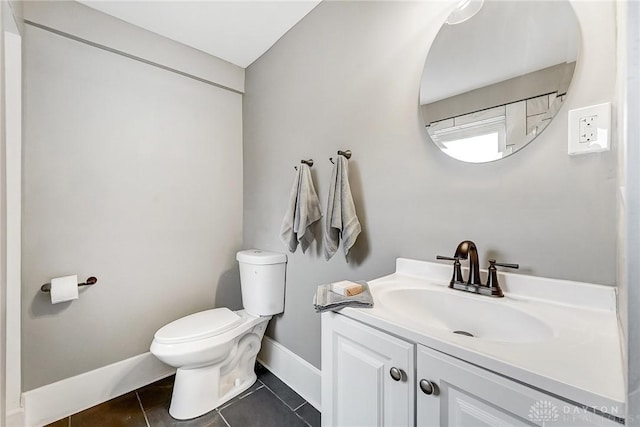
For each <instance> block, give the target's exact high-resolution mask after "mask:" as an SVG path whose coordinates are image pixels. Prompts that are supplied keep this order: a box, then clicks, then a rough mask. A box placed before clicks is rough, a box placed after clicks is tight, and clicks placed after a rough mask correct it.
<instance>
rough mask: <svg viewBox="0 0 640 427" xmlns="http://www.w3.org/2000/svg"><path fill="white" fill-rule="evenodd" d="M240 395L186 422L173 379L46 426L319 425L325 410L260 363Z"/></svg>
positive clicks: (148, 386)
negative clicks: (174, 397)
mask: <svg viewBox="0 0 640 427" xmlns="http://www.w3.org/2000/svg"><path fill="white" fill-rule="evenodd" d="M256 373H257V374H258V381H256V383H255V384H254V385H253V386H251V388H249V389H248V390H247V391H245V392H244V393H242V394H240V396H238V397H235V398H233V399H232V400H230V401H229V402H227V403H225V404H224V405H222V406H220V407H219V408H217V409H214V410H213V411H211V412H209V413H207V414H205V415H203V416H201V417H198V418H195V419H192V420H187V421H178V420H174V419H173V418H171V416H170V415H169V403H170V402H171V391H172V390H173V380H174V377H173V376H171V377H168V378H165V379H163V380H160V381H158V382H155V383H153V384H149V385H147V386H145V387H142V388H140V389H138V390H136V391H132V392H130V393H127V394H125V395H123V396H120V397H116V398H115V399H111V400H110V401H108V402H105V403H102V404H100V405H98V406H94V407H93V408H89V409H87V410H85V411H82V412H79V413H77V414H74V415H71V416H70V417H67V418H64V419H62V420H59V421H56V422H55V423H52V424H49V425H48V426H47V427H71V426H73V427H165V426H167V427H169V426H171V427H174V426H175V427H178V426H180V427H252V426H256V427H258V426H259V427H294V426H300V427H308V426H311V427H318V426H320V412H318V411H317V410H316V409H315V408H314V407H313V406H311V405H310V404H309V403H307V402H306V401H305V400H304V399H303V398H302V397H300V395H299V394H297V393H296V392H295V391H293V390H291V389H290V388H289V387H288V386H287V385H286V384H285V383H283V382H282V381H280V380H279V379H278V378H277V377H276V376H275V375H273V374H272V373H271V372H269V371H268V370H267V369H265V368H264V367H262V366H261V365H257V366H256Z"/></svg>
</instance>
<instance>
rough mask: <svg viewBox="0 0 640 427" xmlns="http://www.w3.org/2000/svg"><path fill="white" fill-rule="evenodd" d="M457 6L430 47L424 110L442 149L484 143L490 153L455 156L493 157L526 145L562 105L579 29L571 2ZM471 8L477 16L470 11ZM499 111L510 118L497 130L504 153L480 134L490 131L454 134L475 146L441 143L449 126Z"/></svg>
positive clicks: (490, 0) (466, 2) (476, 0)
mask: <svg viewBox="0 0 640 427" xmlns="http://www.w3.org/2000/svg"><path fill="white" fill-rule="evenodd" d="M457 6H458V8H457V9H456V10H455V11H454V12H452V15H451V16H450V17H449V18H447V22H446V23H444V24H443V25H442V27H441V29H440V31H439V32H438V35H437V36H436V38H435V40H434V41H433V43H432V45H431V47H430V49H429V54H428V55H427V59H426V62H425V66H424V70H423V75H422V82H421V86H420V108H421V110H422V111H421V112H422V116H423V118H424V122H425V126H426V127H427V131H428V134H429V136H430V138H431V139H432V140H433V142H435V143H436V145H438V146H439V147H440V148H441V149H442V150H443V152H445V153H447V154H450V153H458V152H460V151H462V148H456V149H453V146H454V145H455V146H456V147H465V146H466V147H469V149H470V150H471V149H476V148H477V147H479V146H481V145H483V144H484V145H486V146H487V147H490V148H488V149H489V150H490V152H488V153H487V155H484V154H483V155H480V156H478V157H471V155H462V154H456V155H455V156H454V157H455V158H457V159H459V160H462V161H465V162H473V163H482V162H486V161H493V160H497V159H500V158H504V157H506V156H508V155H510V154H512V153H515V152H516V151H518V150H520V149H521V148H523V147H524V146H526V145H527V144H528V143H529V142H531V141H532V140H533V139H535V138H536V137H537V136H538V135H540V133H541V132H542V131H543V130H544V129H545V128H546V127H547V126H548V124H549V123H550V122H551V120H553V118H554V116H555V115H556V114H557V113H558V111H559V110H560V107H561V106H562V103H563V101H564V100H565V96H566V94H567V92H568V89H569V86H570V83H571V80H572V78H573V73H574V70H575V67H576V60H577V58H578V47H579V45H580V28H579V24H578V21H577V19H576V16H575V13H574V11H573V8H572V6H571V4H570V3H569V2H568V1H565V0H558V1H537V0H533V1H532V0H484V1H482V0H463V1H460V2H458V5H457ZM472 6H473V9H474V13H467V12H468V11H470V10H471V9H472ZM463 15H465V16H464V17H463ZM494 116H503V117H504V121H505V122H506V124H505V125H504V127H505V129H506V130H503V131H501V132H502V133H500V132H498V140H499V141H500V149H502V151H501V154H500V155H498V154H496V153H495V152H494V149H493V147H494V145H493V143H491V144H490V143H489V142H486V141H488V137H487V138H485V139H477V138H476V139H474V137H476V136H477V137H479V136H481V135H489V134H491V133H492V132H485V133H480V134H478V135H464V136H458V137H457V139H455V141H458V140H460V141H462V140H469V139H473V140H474V141H476V143H473V144H472V143H470V142H469V141H467V142H465V143H463V142H458V143H454V142H452V141H454V139H450V140H448V142H449V144H448V146H447V147H445V146H444V145H443V141H444V140H443V137H444V136H443V134H444V130H445V128H448V130H449V131H450V132H455V131H456V130H460V129H461V127H460V126H462V125H468V124H469V123H472V122H478V123H479V122H481V121H482V120H485V119H487V118H491V117H494ZM436 133H437V134H438V135H437V136H436ZM500 135H503V136H504V139H501V138H503V137H502V136H500ZM493 140H495V137H493ZM477 141H485V142H477Z"/></svg>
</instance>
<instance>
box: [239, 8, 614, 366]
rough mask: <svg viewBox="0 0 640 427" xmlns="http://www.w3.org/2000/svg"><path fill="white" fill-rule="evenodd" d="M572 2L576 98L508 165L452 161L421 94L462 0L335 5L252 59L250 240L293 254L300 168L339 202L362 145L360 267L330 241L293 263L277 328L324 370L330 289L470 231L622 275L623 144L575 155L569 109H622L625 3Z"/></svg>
mask: <svg viewBox="0 0 640 427" xmlns="http://www.w3.org/2000/svg"><path fill="white" fill-rule="evenodd" d="M572 4H573V6H574V9H575V11H576V15H577V18H578V21H579V23H580V25H581V30H582V41H581V54H580V58H579V60H578V65H577V67H576V70H575V76H574V81H573V82H572V85H571V87H570V89H569V95H568V97H567V100H566V102H565V104H564V105H563V107H562V109H561V110H560V112H559V114H558V116H556V118H555V119H554V120H553V122H551V124H550V125H549V126H548V127H547V128H546V129H545V130H544V132H543V133H542V134H541V135H540V137H539V138H537V139H536V140H534V141H533V142H532V143H531V144H529V145H528V146H527V147H525V148H524V149H522V150H521V151H519V152H518V153H516V154H514V155H513V156H510V157H508V158H506V159H504V160H501V161H499V162H495V163H488V164H479V165H472V164H464V163H461V162H459V161H456V160H454V159H451V158H449V157H447V156H446V155H444V154H442V153H441V152H440V151H439V150H438V149H437V148H436V147H435V145H434V144H432V143H431V142H429V141H428V139H427V138H428V137H427V134H426V132H425V130H424V126H423V123H422V119H421V116H420V111H419V106H418V89H419V86H420V79H421V75H422V69H423V66H424V62H425V59H426V56H427V52H428V50H429V45H430V43H431V41H432V40H433V38H434V37H435V35H436V33H437V31H438V29H439V28H440V25H441V23H442V22H443V21H444V18H445V15H446V9H447V8H448V4H447V3H446V2H367V1H364V2H322V3H321V4H320V5H318V6H317V7H316V8H315V9H314V10H313V11H312V12H311V13H310V14H309V15H307V16H306V17H305V18H304V19H303V20H302V21H301V23H299V24H298V25H297V26H296V27H294V28H293V29H292V30H291V31H289V32H288V33H287V34H286V35H285V36H284V37H283V38H282V39H281V40H280V41H279V42H278V43H277V44H276V45H275V46H274V47H273V48H271V50H269V52H267V53H266V54H265V55H264V56H262V57H261V58H260V59H259V60H258V61H256V62H255V63H254V64H252V65H251V66H250V67H249V68H248V69H247V71H246V95H245V101H244V107H243V109H244V123H245V124H244V144H245V152H244V171H245V174H244V180H245V186H244V206H245V207H244V244H245V245H246V246H256V247H261V248H264V249H268V250H278V251H283V250H285V247H284V246H283V245H282V243H281V242H280V241H279V239H278V232H279V229H280V224H281V221H282V218H283V215H284V212H285V207H286V200H287V197H288V194H289V189H290V185H291V180H292V179H293V173H294V170H293V166H294V165H296V164H297V163H299V161H300V159H308V158H313V159H314V160H315V164H314V166H313V168H312V175H313V177H314V180H315V183H316V190H317V191H318V193H319V197H320V200H321V202H322V204H323V206H324V205H325V203H326V198H327V193H328V181H329V177H330V173H331V163H329V160H328V158H329V157H330V156H335V155H336V150H338V149H343V150H344V149H351V150H352V151H353V157H352V158H351V160H350V179H351V185H352V191H353V194H354V198H355V204H356V209H357V210H358V213H359V217H360V221H361V223H362V226H363V233H362V234H361V235H360V237H359V238H358V242H357V243H356V246H355V247H354V249H353V257H352V258H351V260H350V262H349V263H347V262H345V259H344V257H343V256H342V255H341V253H338V254H337V255H336V256H334V257H333V258H332V259H331V260H330V261H329V262H326V261H325V260H324V258H323V257H322V252H321V248H320V246H316V245H313V247H312V249H311V250H310V251H309V252H307V254H304V255H303V254H302V253H301V251H298V252H296V253H295V254H292V255H291V256H290V257H289V263H288V266H287V294H286V306H285V312H284V314H283V315H281V316H278V317H276V318H275V319H274V321H272V322H271V324H270V329H269V331H268V334H269V335H270V336H271V337H273V338H274V339H275V340H276V341H278V342H279V343H280V344H282V345H284V346H285V347H286V348H288V349H290V350H292V351H293V352H294V353H296V354H298V355H299V356H301V357H303V358H304V359H306V360H307V361H309V362H310V363H312V364H313V365H315V366H320V319H319V316H318V315H317V314H315V313H314V311H313V307H312V304H311V300H312V296H313V293H314V291H315V288H316V286H317V285H319V284H322V283H327V282H332V281H336V280H340V279H345V278H346V279H371V278H375V277H378V276H380V275H383V274H388V273H390V272H392V271H393V269H394V260H395V258H396V257H400V256H402V257H408V258H416V259H426V260H433V259H434V258H435V256H436V255H438V254H442V255H452V254H453V252H454V251H455V248H456V245H457V244H458V243H459V242H460V241H462V240H465V239H471V240H473V241H475V242H476V243H477V244H478V246H479V250H480V258H481V263H482V264H483V267H484V266H486V263H487V259H488V258H490V257H495V258H497V259H499V260H502V261H504V262H515V263H519V264H520V266H521V270H520V272H522V273H526V274H534V275H540V276H549V277H556V278H561V279H571V280H578V281H587V282H595V283H601V284H605V285H614V284H615V280H616V191H617V190H616V162H617V152H616V148H617V146H616V144H615V142H614V147H613V151H611V152H607V153H601V154H592V155H585V156H578V157H570V156H568V155H567V111H568V110H569V109H571V108H578V107H584V106H587V105H593V104H597V103H600V102H607V101H611V102H614V106H615V102H616V92H615V79H616V47H615V46H616V42H615V36H616V32H615V24H616V22H615V3H614V2H580V1H578V2H575V3H572ZM434 84H438V82H434ZM316 235H317V236H318V238H319V239H321V238H322V235H321V231H320V230H317V234H316Z"/></svg>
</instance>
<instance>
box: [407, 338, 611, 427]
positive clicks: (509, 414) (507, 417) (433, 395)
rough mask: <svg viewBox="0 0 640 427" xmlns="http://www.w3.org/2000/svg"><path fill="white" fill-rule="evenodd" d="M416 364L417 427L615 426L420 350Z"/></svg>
mask: <svg viewBox="0 0 640 427" xmlns="http://www.w3.org/2000/svg"><path fill="white" fill-rule="evenodd" d="M416 362H417V370H416V385H417V394H416V425H418V426H421V427H422V426H425V427H426V426H505V427H507V426H531V425H539V426H553V427H563V426H573V427H587V426H618V427H619V426H620V424H618V423H617V422H615V421H613V420H610V419H607V418H604V417H602V416H600V415H597V414H595V413H593V412H589V411H587V410H585V409H584V408H580V407H578V406H575V405H572V404H570V403H567V402H566V401H564V400H561V399H558V398H556V397H554V396H552V395H549V394H546V393H543V392H540V391H538V390H535V389H533V388H530V387H527V386H526V385H523V384H520V383H518V382H515V381H513V380H510V379H508V378H505V377H503V376H501V375H498V374H495V373H493V372H490V371H487V370H485V369H482V368H479V367H477V366H474V365H472V364H470V363H467V362H464V361H461V360H459V359H456V358H454V357H451V356H448V355H446V354H444V353H441V352H439V351H436V350H433V349H431V348H428V347H425V346H422V345H417V356H416ZM423 380H424V381H425V383H423V388H425V390H426V391H427V393H430V394H426V393H424V392H423V391H422V390H421V384H420V382H421V381H423ZM426 381H428V382H429V383H426ZM432 385H433V386H432ZM432 390H433V392H431V391H432Z"/></svg>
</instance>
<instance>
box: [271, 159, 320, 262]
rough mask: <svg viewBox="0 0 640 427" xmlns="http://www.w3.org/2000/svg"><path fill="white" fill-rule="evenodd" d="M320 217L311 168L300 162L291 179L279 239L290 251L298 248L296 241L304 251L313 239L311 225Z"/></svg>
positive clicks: (318, 201)
mask: <svg viewBox="0 0 640 427" xmlns="http://www.w3.org/2000/svg"><path fill="white" fill-rule="evenodd" d="M320 218H322V212H321V211H320V200H319V199H318V195H317V194H316V189H315V188H314V187H313V181H312V180H311V170H310V169H309V166H308V165H306V164H304V163H301V164H300V165H299V166H298V173H297V174H296V176H295V178H294V180H293V186H292V187H291V194H290V195H289V205H288V206H287V213H286V214H285V215H284V219H283V220H282V226H281V227H280V240H282V242H283V243H284V244H285V246H286V247H287V248H289V251H291V252H292V253H293V252H295V251H296V249H297V248H298V243H300V247H301V248H302V252H303V253H304V252H306V250H307V248H308V247H309V246H310V245H311V242H313V239H314V235H313V232H312V231H311V225H312V224H313V223H314V222H316V221H318V220H319V219H320Z"/></svg>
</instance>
